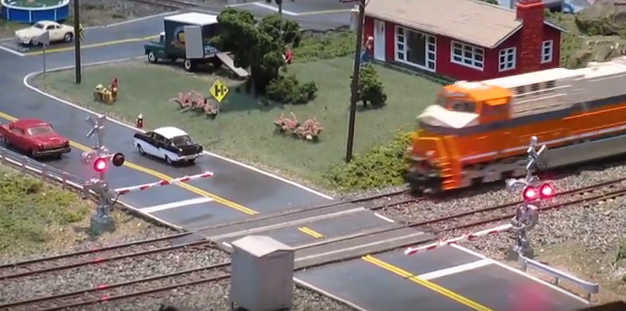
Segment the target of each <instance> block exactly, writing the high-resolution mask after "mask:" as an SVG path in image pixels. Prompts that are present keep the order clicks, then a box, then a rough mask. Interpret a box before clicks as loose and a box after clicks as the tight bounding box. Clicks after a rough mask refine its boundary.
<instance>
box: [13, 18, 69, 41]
mask: <svg viewBox="0 0 626 311" xmlns="http://www.w3.org/2000/svg"><path fill="white" fill-rule="evenodd" d="M46 31H47V32H48V33H49V34H50V42H58V41H64V42H71V41H72V40H73V39H74V27H71V26H67V25H63V24H59V23H57V22H53V21H40V22H37V23H36V24H34V25H32V26H30V27H28V28H24V29H20V30H18V31H16V32H15V40H16V41H17V42H18V43H21V44H25V45H32V44H35V39H37V38H39V36H41V35H42V34H44V33H45V32H46Z"/></svg>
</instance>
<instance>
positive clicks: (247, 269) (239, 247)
mask: <svg viewBox="0 0 626 311" xmlns="http://www.w3.org/2000/svg"><path fill="white" fill-rule="evenodd" d="M231 244H232V246H233V252H232V253H231V262H232V265H231V281H230V300H231V303H233V304H234V305H235V306H236V307H238V308H241V309H245V310H248V311H277V310H283V309H289V308H291V306H292V299H293V268H294V254H295V253H294V249H293V248H292V247H290V246H288V245H285V244H283V243H281V242H279V241H276V240H274V239H272V238H270V237H267V236H261V235H249V236H246V237H243V238H241V239H239V240H237V241H234V242H232V243H231Z"/></svg>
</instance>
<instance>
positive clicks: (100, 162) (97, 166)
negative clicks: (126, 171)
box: [93, 158, 107, 173]
mask: <svg viewBox="0 0 626 311" xmlns="http://www.w3.org/2000/svg"><path fill="white" fill-rule="evenodd" d="M93 169H94V170H95V171H96V172H98V173H102V172H104V171H105V170H106V169H107V160H106V159H105V158H98V159H96V160H95V161H94V162H93Z"/></svg>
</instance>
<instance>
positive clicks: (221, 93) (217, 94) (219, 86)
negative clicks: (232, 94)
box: [211, 80, 228, 103]
mask: <svg viewBox="0 0 626 311" xmlns="http://www.w3.org/2000/svg"><path fill="white" fill-rule="evenodd" d="M226 94H228V87H227V86H226V84H224V83H222V81H220V80H215V83H213V86H211V95H213V98H215V99H216V100H217V101H218V102H220V103H221V102H222V100H224V97H226Z"/></svg>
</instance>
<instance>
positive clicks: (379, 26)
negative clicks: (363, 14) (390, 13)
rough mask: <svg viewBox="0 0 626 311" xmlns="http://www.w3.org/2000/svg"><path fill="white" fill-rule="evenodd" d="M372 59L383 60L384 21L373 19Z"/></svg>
mask: <svg viewBox="0 0 626 311" xmlns="http://www.w3.org/2000/svg"><path fill="white" fill-rule="evenodd" d="M374 59H375V60H381V61H384V60H385V22H384V21H379V20H377V19H375V20H374Z"/></svg>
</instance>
